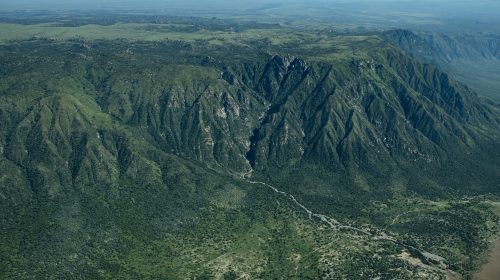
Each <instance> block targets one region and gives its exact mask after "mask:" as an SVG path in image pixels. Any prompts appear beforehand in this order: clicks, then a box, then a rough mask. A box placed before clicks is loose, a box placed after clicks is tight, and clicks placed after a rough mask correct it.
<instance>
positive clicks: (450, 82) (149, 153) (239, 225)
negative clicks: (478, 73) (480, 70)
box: [0, 19, 500, 279]
mask: <svg viewBox="0 0 500 280" xmlns="http://www.w3.org/2000/svg"><path fill="white" fill-rule="evenodd" d="M191 20H192V22H189V20H188V19H182V20H180V19H179V20H178V22H163V23H158V24H152V23H144V22H140V23H131V22H126V21H121V23H116V22H110V23H109V24H94V25H87V24H86V23H87V22H83V23H82V22H74V24H71V22H66V23H65V24H63V25H64V26H61V22H56V23H57V24H47V23H44V22H42V23H37V24H36V25H21V24H20V23H19V22H18V23H15V24H13V23H8V24H5V23H4V24H2V25H1V27H0V30H1V31H0V41H2V42H3V44H2V45H0V65H2V67H1V68H0V124H1V126H0V202H1V203H0V226H1V227H0V230H1V231H0V275H1V276H2V277H1V278H5V279H38V278H48V279H66V278H72V279H75V278H77V279H116V278H123V279H136V278H141V279H142V278H144V279H159V278H160V279H161V278H163V279H211V278H218V279H235V278H236V279H237V278H245V279H255V278H261V279H290V278H292V279H293V278H295V279H318V278H326V279H331V278H333V279H338V278H377V277H379V278H381V279H388V278H394V279H444V278H445V276H446V274H447V273H448V274H449V273H452V274H453V273H459V274H461V275H462V276H463V277H464V278H465V279H467V278H468V277H471V275H472V273H473V271H474V270H476V269H477V268H478V267H479V265H480V263H481V261H482V259H483V257H484V252H485V250H486V249H487V246H488V240H489V238H490V237H491V236H493V235H494V234H495V233H496V231H497V227H498V219H499V218H498V217H499V216H498V213H497V212H494V211H496V210H497V209H496V210H495V208H494V207H493V206H492V205H495V203H498V201H499V200H498V195H499V193H498V192H499V185H498V182H500V180H499V179H500V178H499V174H498V172H497V171H498V168H499V164H500V162H498V159H499V158H500V155H499V152H500V149H499V144H500V143H499V141H498V139H499V138H498V137H499V134H498V125H499V122H500V115H499V114H498V112H499V111H498V110H499V108H498V106H497V105H495V104H491V103H484V102H483V101H481V99H479V98H478V96H477V95H476V94H475V93H474V92H473V91H471V90H470V89H469V88H467V87H465V86H463V85H462V84H460V83H459V82H457V81H455V80H454V79H453V78H451V77H450V76H448V75H447V74H445V73H443V72H441V71H440V70H439V69H437V68H435V67H433V66H430V65H424V64H421V63H419V62H417V61H415V60H413V59H411V58H409V57H407V56H405V55H404V54H403V53H402V52H401V51H400V50H398V49H396V48H395V47H393V46H391V45H389V44H388V43H387V42H385V41H384V40H383V39H382V38H380V37H379V35H377V34H370V35H359V34H357V35H336V34H333V33H320V34H318V33H315V32H309V31H298V30H293V29H287V28H281V27H277V26H269V25H265V26H259V25H255V26H252V25H251V24H250V23H246V24H242V25H240V26H238V25H236V27H237V28H233V30H230V28H231V24H232V23H231V22H229V23H223V21H220V20H215V19H212V20H207V19H191ZM200 22H201V23H200ZM228 25H229V26H228ZM200 26H203V28H201V29H200V28H199V27H200ZM228 28H229V29H228ZM258 182H267V183H268V184H270V185H266V184H263V183H258ZM273 188H277V189H273ZM307 211H311V213H308V212H307ZM309 214H310V215H309ZM312 214H315V215H312ZM321 214H323V215H328V217H329V218H326V216H321ZM321 217H323V218H321ZM334 220H335V223H333V222H332V221H334ZM330 224H335V225H334V226H332V225H330Z"/></svg>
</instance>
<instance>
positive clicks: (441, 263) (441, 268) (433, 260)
mask: <svg viewBox="0 0 500 280" xmlns="http://www.w3.org/2000/svg"><path fill="white" fill-rule="evenodd" d="M245 177H246V176H245ZM245 177H244V178H243V179H244V181H245V182H247V183H249V184H253V185H262V186H265V187H267V188H269V189H271V190H273V191H274V192H275V193H278V194H280V195H282V196H284V197H286V198H288V199H289V200H291V201H292V202H293V203H294V204H295V205H297V206H298V207H299V208H301V209H302V210H304V211H305V212H306V213H307V214H308V215H309V219H312V218H317V219H319V220H321V221H322V222H324V223H325V224H327V225H328V226H330V228H332V229H334V230H341V229H347V230H352V231H354V232H357V233H360V234H363V235H366V236H368V237H370V238H372V239H373V240H386V241H390V242H392V243H394V244H397V245H400V246H403V247H404V248H405V249H406V250H408V251H410V252H416V253H417V254H418V255H420V259H422V258H423V259H424V260H425V262H422V266H424V267H426V268H428V269H430V270H433V271H438V272H442V273H444V274H445V275H451V277H452V278H454V277H455V276H457V275H458V273H456V272H454V271H452V270H450V269H449V268H448V265H447V261H446V259H445V258H443V257H441V256H438V255H436V254H433V253H430V252H427V251H425V250H422V249H419V248H416V247H414V246H411V245H408V244H405V243H403V242H402V241H399V240H398V239H397V238H396V237H394V236H391V235H390V234H387V233H385V232H383V231H380V230H377V231H376V232H375V233H374V232H370V231H369V230H368V229H363V228H357V227H354V226H351V225H345V224H342V223H340V222H339V221H338V220H336V219H334V218H332V217H330V216H327V215H323V214H318V213H315V212H313V211H312V210H310V209H309V208H307V207H306V206H305V205H304V204H302V203H300V202H299V201H298V200H297V199H296V198H295V197H294V196H293V195H292V194H289V193H287V192H284V191H281V190H279V189H278V188H276V187H274V186H272V185H270V184H268V183H265V182H260V181H252V180H249V179H248V177H246V179H245Z"/></svg>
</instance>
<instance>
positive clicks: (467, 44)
mask: <svg viewBox="0 0 500 280" xmlns="http://www.w3.org/2000/svg"><path fill="white" fill-rule="evenodd" d="M383 37H384V38H385V39H386V40H388V41H389V42H391V43H393V44H394V45H396V46H398V47H399V48H401V49H402V50H403V51H405V52H406V53H407V54H409V55H411V56H413V57H414V58H416V59H418V60H420V61H423V62H426V63H431V64H434V65H438V66H439V67H441V68H442V69H445V70H446V71H448V72H450V73H452V74H454V75H455V77H456V78H457V79H459V80H460V81H461V82H463V83H465V84H467V85H468V86H470V87H471V88H473V89H475V90H476V91H477V92H479V93H480V94H481V95H485V96H488V97H490V98H494V99H496V100H498V98H499V96H500V93H499V92H500V91H499V88H500V84H499V83H498V81H499V80H500V76H499V75H498V73H499V72H500V37H499V36H498V35H494V34H472V35H471V34H463V35H454V36H447V35H444V34H438V33H426V32H420V33H413V32H411V31H408V30H393V31H388V32H385V33H384V35H383Z"/></svg>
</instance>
